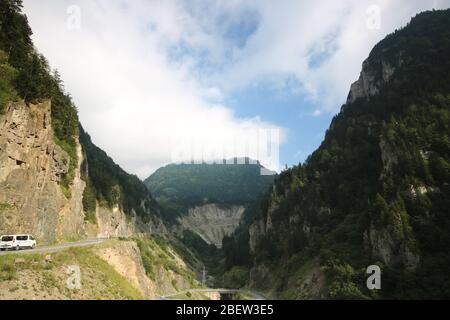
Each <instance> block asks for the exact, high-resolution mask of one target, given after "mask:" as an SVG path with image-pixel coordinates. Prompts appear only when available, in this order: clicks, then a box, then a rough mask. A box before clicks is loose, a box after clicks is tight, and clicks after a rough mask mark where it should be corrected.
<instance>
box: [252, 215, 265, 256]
mask: <svg viewBox="0 0 450 320" xmlns="http://www.w3.org/2000/svg"><path fill="white" fill-rule="evenodd" d="M248 233H249V247H250V252H252V253H254V252H255V250H256V245H257V244H258V241H259V239H260V238H261V237H262V236H263V235H264V234H265V233H266V228H265V224H264V221H263V220H262V219H258V220H256V221H255V222H253V223H252V224H251V225H250V228H249V230H248Z"/></svg>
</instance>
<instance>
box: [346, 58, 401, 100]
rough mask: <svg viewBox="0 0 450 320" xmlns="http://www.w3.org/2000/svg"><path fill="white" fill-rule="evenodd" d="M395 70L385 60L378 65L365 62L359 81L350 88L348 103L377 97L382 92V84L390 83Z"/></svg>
mask: <svg viewBox="0 0 450 320" xmlns="http://www.w3.org/2000/svg"><path fill="white" fill-rule="evenodd" d="M399 64H401V60H399ZM395 69H396V68H394V67H393V66H391V65H390V64H389V63H388V62H386V61H384V60H382V61H380V62H378V63H373V61H369V60H365V61H364V62H363V65H362V71H361V74H360V76H359V79H358V80H357V81H356V82H354V83H353V84H352V85H351V87H350V93H349V94H348V98H347V103H353V102H354V101H355V100H356V99H359V98H369V97H371V96H374V95H376V94H377V93H378V92H379V91H380V88H381V86H382V84H384V83H386V82H388V81H389V79H390V78H391V76H392V75H393V74H394V71H395Z"/></svg>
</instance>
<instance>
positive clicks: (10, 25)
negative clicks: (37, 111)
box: [0, 0, 78, 197]
mask: <svg viewBox="0 0 450 320" xmlns="http://www.w3.org/2000/svg"><path fill="white" fill-rule="evenodd" d="M21 10H22V1H21V0H3V1H1V2H0V71H1V72H0V113H2V112H3V111H4V108H5V105H6V103H7V102H8V101H14V100H16V99H17V98H18V97H20V98H21V99H23V100H25V102H27V103H36V102H39V101H42V100H44V99H50V100H51V102H52V111H51V112H52V127H53V130H54V132H55V142H56V143H57V144H58V145H59V146H60V147H61V148H62V149H63V150H64V151H66V152H67V153H68V155H69V157H70V164H69V171H68V173H67V174H66V175H65V176H63V177H62V180H61V188H62V190H63V192H64V194H65V195H66V196H68V197H70V189H69V185H70V183H71V182H72V180H73V177H74V169H75V167H76V166H77V153H76V143H75V141H76V140H75V139H76V137H77V136H78V115H77V110H76V108H75V106H74V105H73V103H72V99H71V98H70V96H69V95H68V94H66V93H65V92H64V88H63V85H62V81H61V79H60V76H59V74H58V72H57V71H51V70H50V67H49V65H48V62H47V61H46V59H45V58H44V57H43V56H42V55H41V54H39V53H38V52H37V51H36V50H35V48H34V47H33V43H32V41H31V34H32V32H31V29H30V27H29V25H28V21H27V18H26V16H25V15H24V14H23V13H22V12H21Z"/></svg>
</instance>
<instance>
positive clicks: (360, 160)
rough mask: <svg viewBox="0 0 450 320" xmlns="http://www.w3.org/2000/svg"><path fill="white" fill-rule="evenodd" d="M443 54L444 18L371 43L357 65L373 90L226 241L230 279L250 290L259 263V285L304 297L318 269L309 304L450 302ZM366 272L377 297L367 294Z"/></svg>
mask: <svg viewBox="0 0 450 320" xmlns="http://www.w3.org/2000/svg"><path fill="white" fill-rule="evenodd" d="M449 57H450V10H445V11H430V12H424V13H421V14H419V15H417V16H416V17H414V18H413V19H412V20H411V22H410V23H409V24H408V25H407V26H406V27H404V28H402V29H400V30H397V31H395V32H394V33H392V34H391V35H389V36H387V37H386V38H385V39H384V40H382V41H381V42H380V43H378V44H377V45H376V46H375V47H374V48H373V50H372V52H371V53H370V55H369V58H368V59H367V60H366V62H365V63H364V67H363V72H364V73H365V75H364V76H365V77H366V78H365V79H371V81H372V83H371V85H372V87H371V88H372V92H371V94H370V95H368V94H366V95H365V96H363V97H358V98H357V99H355V100H354V101H352V100H349V101H348V102H347V103H346V104H345V105H344V106H343V107H342V109H341V112H340V113H339V114H338V115H336V116H335V117H334V119H333V121H332V123H331V125H330V127H329V129H328V131H327V133H326V136H325V139H324V141H323V142H322V144H321V146H320V147H319V148H318V149H317V150H316V151H315V152H314V153H313V154H312V155H311V156H310V157H309V158H308V159H307V160H306V161H305V163H303V164H299V165H298V166H295V167H293V168H290V169H288V170H286V171H284V172H282V173H281V174H280V175H279V176H278V177H277V178H276V180H275V182H274V190H273V192H272V193H271V194H270V195H268V196H267V197H266V198H264V199H263V200H262V201H261V202H260V204H259V205H258V206H257V207H254V208H251V210H248V213H247V214H248V215H250V216H252V217H254V218H250V219H247V222H245V223H244V225H242V226H241V228H239V230H237V231H236V233H235V234H234V235H233V236H232V237H229V238H226V239H224V243H223V249H224V251H225V256H226V267H227V269H228V270H229V271H228V272H229V273H230V274H232V275H237V276H240V277H241V278H240V279H241V282H244V283H247V284H249V283H251V279H248V274H249V272H248V271H249V270H252V271H254V273H255V276H257V275H258V274H257V273H258V270H261V269H262V267H264V268H265V269H266V270H268V271H267V272H266V273H265V274H260V276H261V277H262V280H263V281H260V284H259V285H258V284H256V286H260V287H261V288H262V289H267V290H269V288H265V287H264V283H266V284H271V285H272V287H274V289H273V290H275V291H276V294H277V295H279V296H281V297H285V298H301V297H305V296H304V293H302V290H301V285H300V284H301V283H303V282H302V281H303V280H304V279H303V278H302V277H304V274H305V268H307V266H311V265H313V264H314V263H313V261H319V262H318V263H319V265H320V270H322V272H324V273H325V275H326V284H325V286H324V287H323V288H322V289H321V291H320V293H317V292H315V293H314V294H312V296H309V297H315V298H320V297H321V298H380V297H381V298H450V289H449V288H450V276H449V275H448V266H449V265H450V199H449V195H450V185H449V183H450V59H449ZM387 71H392V72H389V76H390V77H387V76H386V75H387V74H388V72H387ZM391 73H392V74H391ZM261 224H262V225H264V228H259V229H258V228H257V227H258V226H259V225H261ZM252 230H253V234H251V233H252V232H250V231H252ZM255 230H256V231H255ZM252 237H253V239H252V240H253V241H254V242H255V241H256V244H255V248H253V250H252V248H251V247H250V245H249V242H250V240H249V239H250V238H252ZM255 239H256V240H255ZM371 264H377V265H379V266H380V267H381V269H382V275H383V277H382V290H379V291H370V290H368V289H367V288H366V283H365V280H366V274H365V268H366V267H367V266H369V265H371ZM242 270H244V271H245V272H243V271H242ZM274 277H276V278H277V279H276V280H273V278H274ZM251 284H253V285H255V284H254V283H251Z"/></svg>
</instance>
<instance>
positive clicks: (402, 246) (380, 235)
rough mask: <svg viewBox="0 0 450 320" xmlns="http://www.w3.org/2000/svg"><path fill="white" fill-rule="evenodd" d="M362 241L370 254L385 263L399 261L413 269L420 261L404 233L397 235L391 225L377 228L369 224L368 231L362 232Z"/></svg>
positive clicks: (389, 263)
mask: <svg viewBox="0 0 450 320" xmlns="http://www.w3.org/2000/svg"><path fill="white" fill-rule="evenodd" d="M364 242H365V244H366V247H368V248H370V250H371V252H372V255H373V256H374V257H375V258H377V259H381V261H382V262H383V263H385V264H386V265H390V266H393V265H395V264H398V263H401V264H403V265H404V267H405V268H407V269H415V268H416V267H417V265H418V264H419V262H420V256H419V255H418V254H417V253H415V252H413V250H412V249H411V248H410V245H408V243H407V242H406V241H405V239H404V235H403V236H399V235H398V230H395V228H394V226H393V225H387V226H385V227H383V228H379V229H377V228H376V227H375V226H374V225H373V224H371V226H370V228H369V230H368V232H367V231H366V232H365V233H364Z"/></svg>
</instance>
